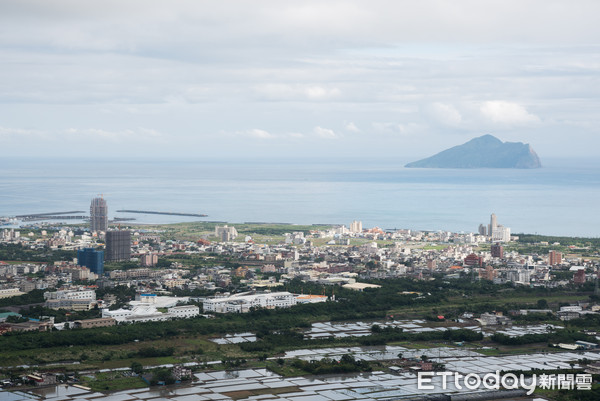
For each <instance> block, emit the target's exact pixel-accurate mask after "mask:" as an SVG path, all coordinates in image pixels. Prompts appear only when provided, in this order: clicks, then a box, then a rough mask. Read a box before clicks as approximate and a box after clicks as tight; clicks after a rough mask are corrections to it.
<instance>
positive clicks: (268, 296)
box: [203, 292, 297, 313]
mask: <svg viewBox="0 0 600 401" xmlns="http://www.w3.org/2000/svg"><path fill="white" fill-rule="evenodd" d="M296 303H297V302H296V296H295V295H294V294H292V293H290V292H269V293H263V294H249V293H241V294H235V295H232V296H230V297H222V298H211V299H207V300H205V301H204V304H203V310H204V312H216V313H232V312H233V313H246V312H249V311H250V308H267V309H274V308H289V307H290V306H294V305H296Z"/></svg>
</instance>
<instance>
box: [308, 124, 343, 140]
mask: <svg viewBox="0 0 600 401" xmlns="http://www.w3.org/2000/svg"><path fill="white" fill-rule="evenodd" d="M313 132H314V133H315V134H316V135H317V136H318V137H321V138H327V139H336V138H339V135H337V134H336V133H335V132H334V131H333V130H331V129H328V128H322V127H315V129H314V130H313Z"/></svg>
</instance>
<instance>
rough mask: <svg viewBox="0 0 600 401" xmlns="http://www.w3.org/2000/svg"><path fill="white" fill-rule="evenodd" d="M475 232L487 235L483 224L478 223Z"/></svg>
mask: <svg viewBox="0 0 600 401" xmlns="http://www.w3.org/2000/svg"><path fill="white" fill-rule="evenodd" d="M477 232H478V233H479V235H483V236H486V235H487V228H486V227H485V225H483V224H480V225H479V228H478V230H477Z"/></svg>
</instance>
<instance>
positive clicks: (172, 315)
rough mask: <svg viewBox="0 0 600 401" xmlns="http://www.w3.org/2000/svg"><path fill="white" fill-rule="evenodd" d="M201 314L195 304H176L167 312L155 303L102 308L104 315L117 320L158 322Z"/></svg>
mask: <svg viewBox="0 0 600 401" xmlns="http://www.w3.org/2000/svg"><path fill="white" fill-rule="evenodd" d="M198 315H200V308H199V307H197V306H194V305H184V306H174V307H172V308H169V309H168V312H167V313H161V312H159V311H158V310H157V309H156V307H155V306H153V305H148V304H146V305H136V306H134V307H133V308H132V309H117V310H112V311H111V310H107V309H103V310H102V317H111V318H113V319H115V320H116V321H117V322H127V323H136V322H158V321H165V320H171V319H188V318H191V317H195V316H198Z"/></svg>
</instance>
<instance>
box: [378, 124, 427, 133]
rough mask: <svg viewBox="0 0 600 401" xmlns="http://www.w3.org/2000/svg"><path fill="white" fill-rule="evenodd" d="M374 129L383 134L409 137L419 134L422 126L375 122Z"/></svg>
mask: <svg viewBox="0 0 600 401" xmlns="http://www.w3.org/2000/svg"><path fill="white" fill-rule="evenodd" d="M372 125H373V128H374V129H375V130H376V131H378V132H381V133H387V134H398V135H409V134H412V133H414V132H417V131H418V130H419V129H420V128H421V126H420V125H419V124H417V123H407V124H401V123H392V122H374V123H373V124H372Z"/></svg>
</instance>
